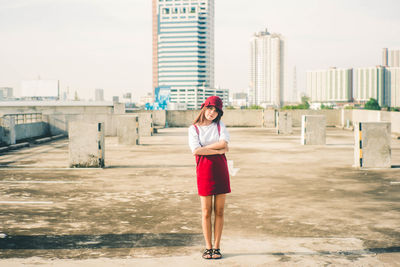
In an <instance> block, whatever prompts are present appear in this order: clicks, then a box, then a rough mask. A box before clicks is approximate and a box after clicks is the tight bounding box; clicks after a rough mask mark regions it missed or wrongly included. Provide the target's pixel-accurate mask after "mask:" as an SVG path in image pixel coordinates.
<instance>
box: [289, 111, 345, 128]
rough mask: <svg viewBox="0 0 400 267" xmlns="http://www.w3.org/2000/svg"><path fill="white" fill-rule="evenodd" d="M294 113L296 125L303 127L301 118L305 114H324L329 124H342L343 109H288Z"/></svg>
mask: <svg viewBox="0 0 400 267" xmlns="http://www.w3.org/2000/svg"><path fill="white" fill-rule="evenodd" d="M287 112H289V113H290V114H291V115H292V121H293V126H294V127H301V120H302V116H303V115H323V116H325V118H326V125H327V126H337V125H341V124H342V120H341V111H340V110H338V109H324V110H309V109H298V110H287Z"/></svg>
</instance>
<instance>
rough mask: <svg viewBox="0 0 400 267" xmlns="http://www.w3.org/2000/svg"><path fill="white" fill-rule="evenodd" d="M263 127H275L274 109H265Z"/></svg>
mask: <svg viewBox="0 0 400 267" xmlns="http://www.w3.org/2000/svg"><path fill="white" fill-rule="evenodd" d="M263 127H266V128H275V127H276V123H275V110H274V109H263Z"/></svg>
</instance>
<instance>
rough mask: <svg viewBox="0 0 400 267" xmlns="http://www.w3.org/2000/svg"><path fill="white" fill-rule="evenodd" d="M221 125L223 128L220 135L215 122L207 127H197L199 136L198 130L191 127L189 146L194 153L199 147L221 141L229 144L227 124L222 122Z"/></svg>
mask: <svg viewBox="0 0 400 267" xmlns="http://www.w3.org/2000/svg"><path fill="white" fill-rule="evenodd" d="M219 125H220V127H221V131H220V135H218V126H217V123H215V122H213V123H211V124H210V125H207V126H198V125H197V128H198V129H199V135H197V132H196V128H195V127H194V126H193V125H191V126H190V127H189V129H188V132H189V146H190V149H191V150H192V153H193V152H194V151H195V150H196V148H198V147H201V146H207V145H211V144H214V143H216V142H218V141H221V140H225V141H226V142H227V143H228V142H229V139H230V137H229V133H228V130H227V129H226V127H225V124H224V123H223V122H222V121H220V122H219ZM199 137H200V140H199Z"/></svg>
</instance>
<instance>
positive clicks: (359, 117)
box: [353, 109, 381, 123]
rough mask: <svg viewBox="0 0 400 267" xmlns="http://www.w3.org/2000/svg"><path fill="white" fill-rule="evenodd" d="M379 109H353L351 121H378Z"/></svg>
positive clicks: (379, 118) (379, 116)
mask: <svg viewBox="0 0 400 267" xmlns="http://www.w3.org/2000/svg"><path fill="white" fill-rule="evenodd" d="M380 113H381V111H379V110H359V109H353V123H358V122H378V121H380V120H381V114H380Z"/></svg>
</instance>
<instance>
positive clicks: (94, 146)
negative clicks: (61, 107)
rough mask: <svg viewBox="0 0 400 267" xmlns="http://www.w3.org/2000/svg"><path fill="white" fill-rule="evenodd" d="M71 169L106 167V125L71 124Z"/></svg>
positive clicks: (76, 122) (72, 122)
mask: <svg viewBox="0 0 400 267" xmlns="http://www.w3.org/2000/svg"><path fill="white" fill-rule="evenodd" d="M68 132H69V165H70V167H77V168H84V167H104V162H105V161H104V156H105V146H104V124H103V123H101V122H87V121H71V122H70V123H69V131H68Z"/></svg>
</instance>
